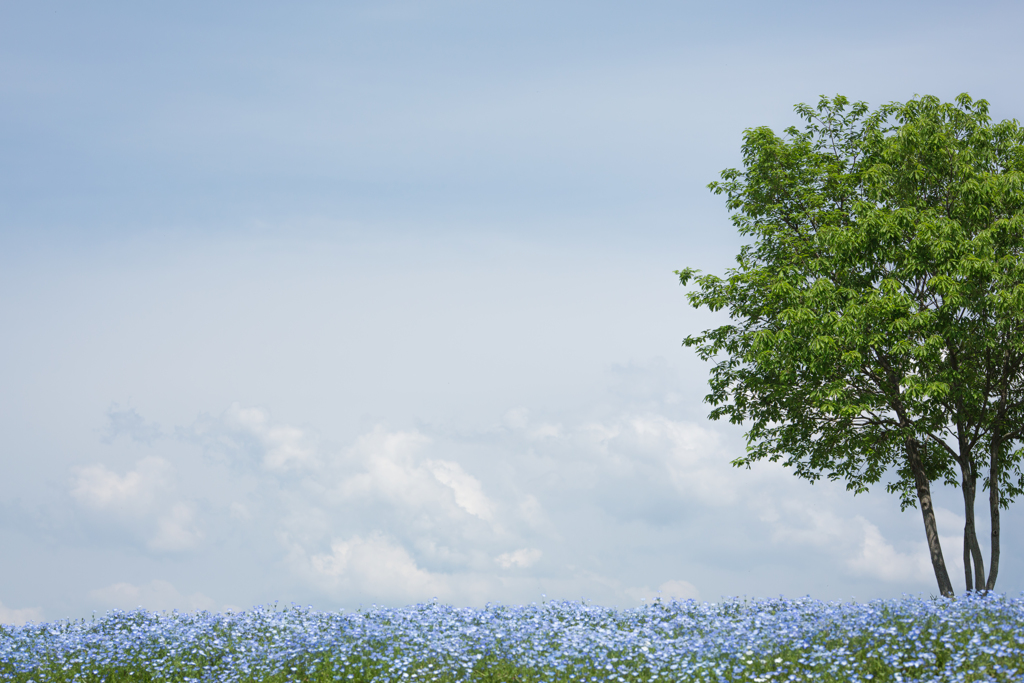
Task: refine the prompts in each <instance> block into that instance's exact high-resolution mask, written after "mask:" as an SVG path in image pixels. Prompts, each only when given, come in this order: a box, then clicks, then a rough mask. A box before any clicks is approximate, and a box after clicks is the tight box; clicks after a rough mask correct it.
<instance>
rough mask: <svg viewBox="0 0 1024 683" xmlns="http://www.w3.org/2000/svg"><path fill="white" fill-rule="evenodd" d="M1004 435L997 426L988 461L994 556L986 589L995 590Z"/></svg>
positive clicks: (989, 510) (991, 560) (989, 504)
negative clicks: (1000, 474)
mask: <svg viewBox="0 0 1024 683" xmlns="http://www.w3.org/2000/svg"><path fill="white" fill-rule="evenodd" d="M1002 452H1003V435H1002V430H1001V429H1000V428H999V427H996V429H995V433H994V434H993V435H992V445H991V451H990V454H989V462H988V512H989V515H990V516H991V518H992V556H991V558H990V560H989V570H988V581H987V582H986V583H985V590H989V591H990V590H994V589H995V587H996V577H998V576H999V468H1000V466H1001V465H1002Z"/></svg>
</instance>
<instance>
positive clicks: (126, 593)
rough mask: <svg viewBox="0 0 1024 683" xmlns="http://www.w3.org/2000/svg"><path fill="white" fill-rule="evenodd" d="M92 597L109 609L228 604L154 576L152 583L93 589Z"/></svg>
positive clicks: (211, 607)
mask: <svg viewBox="0 0 1024 683" xmlns="http://www.w3.org/2000/svg"><path fill="white" fill-rule="evenodd" d="M89 599H90V600H92V601H93V602H94V603H96V604H99V605H101V606H103V607H104V608H105V609H121V610H132V609H135V608H137V607H142V608H145V609H147V610H152V611H158V612H162V611H170V610H175V609H176V610H179V611H184V612H193V611H196V610H215V609H223V608H224V606H219V605H217V603H216V602H214V601H213V600H211V599H210V598H208V597H206V596H205V595H203V594H202V593H192V594H191V595H187V596H186V595H182V594H181V593H180V592H179V591H178V589H177V588H175V587H174V585H173V584H171V583H170V582H169V581H164V580H161V579H154V580H152V581H150V582H149V583H146V584H142V585H135V584H132V583H127V582H121V583H115V584H111V585H109V586H106V587H104V588H97V589H95V590H91V591H89Z"/></svg>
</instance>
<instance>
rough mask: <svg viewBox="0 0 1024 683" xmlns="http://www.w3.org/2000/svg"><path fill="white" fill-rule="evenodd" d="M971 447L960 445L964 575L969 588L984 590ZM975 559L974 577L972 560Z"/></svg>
mask: <svg viewBox="0 0 1024 683" xmlns="http://www.w3.org/2000/svg"><path fill="white" fill-rule="evenodd" d="M971 457H972V455H971V452H970V448H969V447H967V448H966V449H965V447H964V446H961V447H960V490H961V491H963V494H964V518H965V519H966V522H965V523H964V576H965V578H966V585H967V590H969V591H971V590H979V591H980V590H983V589H984V587H985V559H984V558H983V557H982V555H981V546H979V545H978V531H977V527H976V524H975V518H974V501H975V498H976V496H977V492H978V480H977V476H976V475H975V469H974V468H973V467H971V464H972V461H971ZM972 560H973V561H974V572H973V577H972V572H971V561H972Z"/></svg>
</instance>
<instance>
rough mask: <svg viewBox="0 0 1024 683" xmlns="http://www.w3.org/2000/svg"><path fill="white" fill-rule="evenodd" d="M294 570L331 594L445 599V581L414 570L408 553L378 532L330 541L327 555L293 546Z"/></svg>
mask: <svg viewBox="0 0 1024 683" xmlns="http://www.w3.org/2000/svg"><path fill="white" fill-rule="evenodd" d="M290 560H291V562H292V564H293V567H294V568H295V569H296V570H297V571H299V572H300V573H301V574H305V575H306V576H307V577H308V578H309V579H310V580H311V581H313V582H314V583H315V584H317V585H318V586H320V587H322V588H323V589H325V590H327V591H329V592H330V593H336V594H337V593H352V592H355V593H359V594H365V595H370V596H381V595H383V596H388V597H389V598H392V599H394V598H399V599H406V600H425V599H428V598H430V597H438V596H448V595H450V593H451V591H450V590H449V588H448V586H447V585H446V584H445V581H444V580H443V579H441V578H439V577H437V576H434V575H433V574H431V573H430V572H428V571H425V570H424V569H422V568H421V567H419V566H417V564H416V561H415V560H414V559H413V558H412V556H411V555H410V554H409V552H408V551H407V550H406V549H405V548H404V547H402V546H401V545H399V544H398V543H396V542H394V541H393V540H391V539H388V538H387V537H386V536H385V535H384V534H383V533H381V532H374V533H372V534H370V535H369V536H367V537H365V538H364V537H362V536H353V537H351V538H348V539H335V540H334V541H332V543H331V546H330V551H329V552H325V553H318V554H314V555H307V553H306V551H305V549H303V548H301V547H300V546H294V547H293V548H292V553H291V557H290Z"/></svg>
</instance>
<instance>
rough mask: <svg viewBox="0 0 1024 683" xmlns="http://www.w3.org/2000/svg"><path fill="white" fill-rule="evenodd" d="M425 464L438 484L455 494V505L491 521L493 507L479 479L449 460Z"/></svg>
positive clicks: (431, 461) (429, 461)
mask: <svg viewBox="0 0 1024 683" xmlns="http://www.w3.org/2000/svg"><path fill="white" fill-rule="evenodd" d="M425 464H426V467H427V469H428V470H430V471H431V472H432V473H433V474H434V477H435V478H436V479H437V480H438V481H439V482H441V483H442V484H444V485H445V486H447V487H448V488H450V489H451V490H452V492H454V493H455V503H456V505H458V506H459V507H460V508H462V509H463V510H465V511H466V512H468V513H469V514H471V515H476V516H477V517H479V518H480V519H483V520H486V521H491V519H493V517H494V514H493V512H492V508H493V505H492V504H491V501H490V500H488V499H487V496H486V495H484V490H483V487H482V486H481V485H480V480H479V479H477V478H476V477H474V476H472V475H470V474H467V473H466V472H465V471H464V470H463V469H462V467H461V466H460V465H459V463H457V462H451V461H450V460H428V461H427V462H426V463H425Z"/></svg>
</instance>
